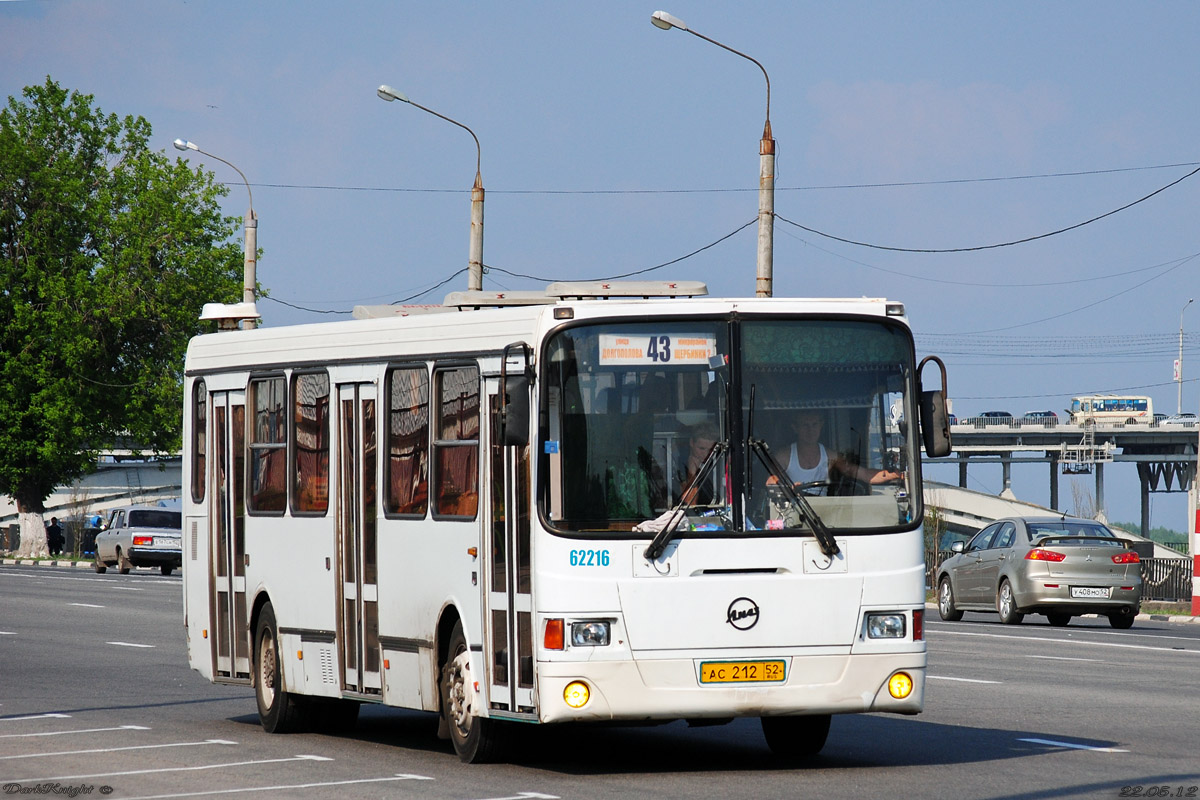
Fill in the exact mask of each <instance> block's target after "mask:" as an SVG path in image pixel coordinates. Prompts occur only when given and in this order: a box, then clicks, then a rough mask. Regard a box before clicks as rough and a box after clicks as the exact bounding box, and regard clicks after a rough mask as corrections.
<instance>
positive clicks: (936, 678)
mask: <svg viewBox="0 0 1200 800" xmlns="http://www.w3.org/2000/svg"><path fill="white" fill-rule="evenodd" d="M925 677H926V679H927V680H931V681H958V682H959V683H1000V681H985V680H980V679H979V678H948V677H946V676H944V675H926V676H925Z"/></svg>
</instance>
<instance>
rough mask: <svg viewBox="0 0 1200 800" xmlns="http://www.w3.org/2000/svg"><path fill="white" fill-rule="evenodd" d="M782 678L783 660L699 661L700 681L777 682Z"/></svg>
mask: <svg viewBox="0 0 1200 800" xmlns="http://www.w3.org/2000/svg"><path fill="white" fill-rule="evenodd" d="M783 678H784V664H783V661H703V662H701V663H700V683H762V682H775V683H778V682H780V681H782V680H783Z"/></svg>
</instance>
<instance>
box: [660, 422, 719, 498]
mask: <svg viewBox="0 0 1200 800" xmlns="http://www.w3.org/2000/svg"><path fill="white" fill-rule="evenodd" d="M720 438H721V434H720V432H719V431H718V430H717V426H716V425H715V424H714V423H712V422H707V421H705V422H700V423H699V424H697V425H693V426H692V428H691V430H690V432H689V436H688V450H687V454H686V455H685V457H684V458H683V459H681V461H682V464H681V467H680V469H679V470H678V474H677V475H676V481H675V484H674V486H672V499H673V500H674V501H675V502H679V500H680V497H681V495H682V496H683V501H684V504H685V505H701V506H707V505H712V503H713V499H714V497H713V494H714V493H713V477H712V476H713V474H715V473H716V472H717V471H718V470H717V469H713V470H710V471H709V474H708V475H707V476H706V477H705V479H704V480H703V481H701V482H700V483H698V484H697V485H696V486H694V487H692V489H691V490H690V491H688V492H687V494H686V495H684V494H683V492H684V489H685V488H687V487H688V486H689V485H691V483H692V481H693V480H695V478H696V476H697V475H698V474H699V472H700V468H701V466H703V465H704V461H705V459H707V458H708V454H709V453H710V452H711V451H712V449H713V447H714V446H715V445H716V443H717V441H718V440H719V439H720Z"/></svg>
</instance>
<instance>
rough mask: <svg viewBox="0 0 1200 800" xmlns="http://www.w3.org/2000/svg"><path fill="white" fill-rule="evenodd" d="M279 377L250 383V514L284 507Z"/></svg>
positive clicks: (282, 412) (282, 395) (283, 417)
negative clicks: (251, 415) (251, 414)
mask: <svg viewBox="0 0 1200 800" xmlns="http://www.w3.org/2000/svg"><path fill="white" fill-rule="evenodd" d="M286 394H287V391H286V389H285V385H284V380H283V376H282V375H281V376H279V377H272V378H260V379H256V380H253V381H251V382H250V397H251V399H250V403H251V411H252V413H253V414H254V417H253V418H252V419H251V421H250V442H249V449H250V511H252V512H253V511H283V510H284V508H285V507H286V506H287V474H286V469H287V464H286V459H287V417H286V411H285V409H286Z"/></svg>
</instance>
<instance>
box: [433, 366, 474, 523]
mask: <svg viewBox="0 0 1200 800" xmlns="http://www.w3.org/2000/svg"><path fill="white" fill-rule="evenodd" d="M434 380H435V386H436V387H437V399H438V404H437V427H436V429H435V433H434V436H435V438H434V441H433V486H434V509H433V511H434V514H436V515H440V516H449V517H468V518H469V517H474V516H475V513H476V511H477V510H478V508H479V412H480V407H479V368H478V367H475V366H469V367H450V368H445V369H439V370H436V371H435V373H434Z"/></svg>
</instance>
